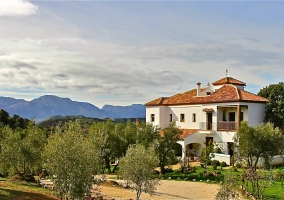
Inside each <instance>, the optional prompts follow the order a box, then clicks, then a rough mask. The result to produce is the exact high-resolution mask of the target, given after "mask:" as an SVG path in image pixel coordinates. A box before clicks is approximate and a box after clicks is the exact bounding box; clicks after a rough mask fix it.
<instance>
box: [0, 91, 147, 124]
mask: <svg viewBox="0 0 284 200" xmlns="http://www.w3.org/2000/svg"><path fill="white" fill-rule="evenodd" d="M0 108H1V109H4V110H5V111H7V112H8V113H9V114H10V116H13V115H14V114H16V115H19V116H21V117H23V118H27V119H35V121H36V122H39V121H42V120H45V119H48V118H50V117H52V116H79V115H81V116H85V117H91V118H98V119H104V118H145V113H146V109H145V106H144V105H141V104H134V105H131V106H111V105H105V106H104V107H103V108H102V109H100V108H98V107H96V106H95V105H92V104H90V103H86V102H77V101H72V100H71V99H69V98H61V97H58V96H54V95H45V96H41V97H39V98H37V99H34V100H32V101H25V100H23V99H14V98H11V97H0Z"/></svg>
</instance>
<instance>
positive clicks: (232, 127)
mask: <svg viewBox="0 0 284 200" xmlns="http://www.w3.org/2000/svg"><path fill="white" fill-rule="evenodd" d="M238 128H239V124H238V122H224V121H219V122H218V127H217V129H218V131H237V130H238Z"/></svg>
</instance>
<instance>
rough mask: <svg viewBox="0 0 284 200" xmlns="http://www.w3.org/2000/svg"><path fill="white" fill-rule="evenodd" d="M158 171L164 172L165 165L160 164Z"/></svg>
mask: <svg viewBox="0 0 284 200" xmlns="http://www.w3.org/2000/svg"><path fill="white" fill-rule="evenodd" d="M160 171H161V174H165V166H164V165H160Z"/></svg>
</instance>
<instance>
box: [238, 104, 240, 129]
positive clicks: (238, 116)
mask: <svg viewBox="0 0 284 200" xmlns="http://www.w3.org/2000/svg"><path fill="white" fill-rule="evenodd" d="M240 125H241V105H238V127H240Z"/></svg>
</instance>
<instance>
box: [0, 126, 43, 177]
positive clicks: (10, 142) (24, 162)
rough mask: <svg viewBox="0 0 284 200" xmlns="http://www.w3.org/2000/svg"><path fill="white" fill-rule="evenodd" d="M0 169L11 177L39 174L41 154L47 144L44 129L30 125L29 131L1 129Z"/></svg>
mask: <svg viewBox="0 0 284 200" xmlns="http://www.w3.org/2000/svg"><path fill="white" fill-rule="evenodd" d="M0 135H1V141H0V161H1V162H0V168H1V171H3V172H9V174H10V175H14V174H21V175H27V174H32V173H36V172H39V171H40V169H41V165H42V160H41V156H40V155H41V152H42V151H43V148H44V145H45V143H46V136H45V133H44V131H43V130H42V129H40V128H38V127H36V126H34V125H32V124H30V125H29V126H28V128H27V129H24V130H21V129H14V130H13V129H11V128H9V127H8V126H5V127H4V128H2V129H1V134H0Z"/></svg>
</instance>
